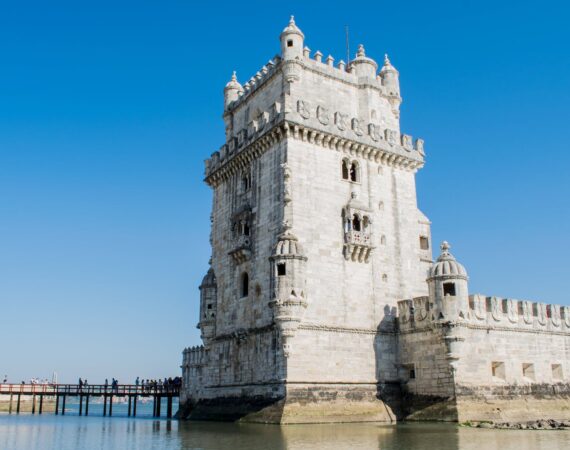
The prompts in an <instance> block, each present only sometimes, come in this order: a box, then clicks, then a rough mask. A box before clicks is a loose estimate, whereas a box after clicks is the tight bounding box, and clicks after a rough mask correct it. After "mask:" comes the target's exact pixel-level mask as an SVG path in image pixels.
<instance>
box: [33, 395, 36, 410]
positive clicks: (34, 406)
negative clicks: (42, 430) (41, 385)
mask: <svg viewBox="0 0 570 450" xmlns="http://www.w3.org/2000/svg"><path fill="white" fill-rule="evenodd" d="M35 413H36V395H35V394H34V395H32V414H35Z"/></svg>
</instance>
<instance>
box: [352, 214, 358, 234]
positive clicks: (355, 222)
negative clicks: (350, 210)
mask: <svg viewBox="0 0 570 450" xmlns="http://www.w3.org/2000/svg"><path fill="white" fill-rule="evenodd" d="M352 229H353V230H354V231H360V217H358V216H357V215H356V214H355V215H354V217H353V218H352Z"/></svg>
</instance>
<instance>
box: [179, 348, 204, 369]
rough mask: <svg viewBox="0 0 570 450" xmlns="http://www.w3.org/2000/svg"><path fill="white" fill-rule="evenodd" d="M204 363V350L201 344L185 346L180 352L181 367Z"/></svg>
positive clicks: (197, 365)
mask: <svg viewBox="0 0 570 450" xmlns="http://www.w3.org/2000/svg"><path fill="white" fill-rule="evenodd" d="M205 363H206V351H205V349H204V346H203V345H199V346H194V347H187V348H185V349H184V351H183V352H182V367H199V366H203V365H204V364H205Z"/></svg>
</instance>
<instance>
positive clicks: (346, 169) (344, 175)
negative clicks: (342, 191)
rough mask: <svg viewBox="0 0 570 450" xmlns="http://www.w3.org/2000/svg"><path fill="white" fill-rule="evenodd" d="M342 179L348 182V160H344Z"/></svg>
mask: <svg viewBox="0 0 570 450" xmlns="http://www.w3.org/2000/svg"><path fill="white" fill-rule="evenodd" d="M342 179H343V180H348V161H347V160H346V159H343V160H342Z"/></svg>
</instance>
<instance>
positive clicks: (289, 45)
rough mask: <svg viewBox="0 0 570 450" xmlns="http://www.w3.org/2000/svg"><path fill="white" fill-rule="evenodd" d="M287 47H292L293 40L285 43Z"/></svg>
mask: <svg viewBox="0 0 570 450" xmlns="http://www.w3.org/2000/svg"><path fill="white" fill-rule="evenodd" d="M287 47H293V40H292V39H290V40H288V41H287Z"/></svg>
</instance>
